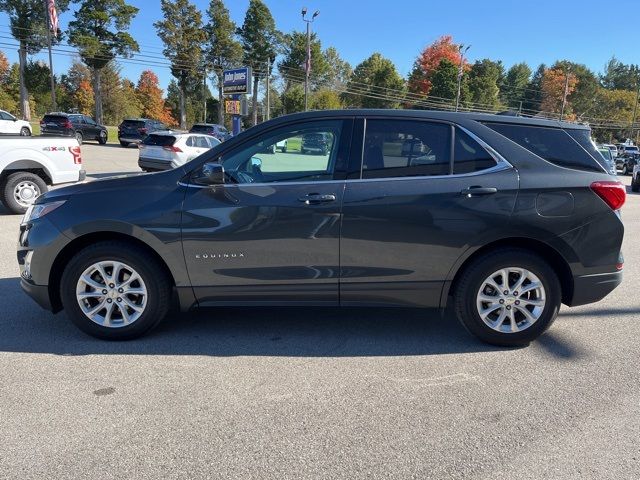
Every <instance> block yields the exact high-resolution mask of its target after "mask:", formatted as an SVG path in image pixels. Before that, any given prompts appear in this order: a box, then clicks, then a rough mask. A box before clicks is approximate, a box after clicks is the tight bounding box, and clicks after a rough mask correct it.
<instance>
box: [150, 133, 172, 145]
mask: <svg viewBox="0 0 640 480" xmlns="http://www.w3.org/2000/svg"><path fill="white" fill-rule="evenodd" d="M175 141H176V137H172V136H171V135H153V134H151V135H147V138H145V139H144V141H143V142H142V143H144V144H145V145H154V146H158V147H170V146H171V145H173V144H174V143H175Z"/></svg>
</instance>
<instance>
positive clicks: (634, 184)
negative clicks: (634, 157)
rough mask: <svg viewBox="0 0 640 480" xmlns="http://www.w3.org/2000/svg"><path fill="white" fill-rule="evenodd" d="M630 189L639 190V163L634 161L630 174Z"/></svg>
mask: <svg viewBox="0 0 640 480" xmlns="http://www.w3.org/2000/svg"><path fill="white" fill-rule="evenodd" d="M631 191H632V192H636V193H637V192H640V163H636V165H635V167H633V173H632V174H631Z"/></svg>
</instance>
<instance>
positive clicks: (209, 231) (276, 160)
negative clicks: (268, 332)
mask: <svg viewBox="0 0 640 480" xmlns="http://www.w3.org/2000/svg"><path fill="white" fill-rule="evenodd" d="M351 124H352V120H350V119H349V120H344V119H335V120H321V121H313V122H305V123H296V124H291V125H287V126H282V127H279V128H277V129H275V130H270V131H269V132H267V133H262V134H256V135H254V136H253V137H251V138H249V139H248V140H246V141H245V142H244V143H243V144H241V145H240V146H237V147H234V148H232V149H231V150H226V151H223V152H222V154H219V155H220V156H219V157H215V158H212V159H211V160H215V161H219V162H220V163H222V165H223V167H224V168H225V175H226V177H227V181H226V183H225V184H224V185H218V186H203V185H198V184H196V183H195V181H194V180H193V178H197V176H198V172H197V170H196V171H194V173H193V176H192V177H191V179H190V180H189V181H188V185H189V187H190V188H187V193H186V197H185V200H184V211H183V224H182V238H183V248H184V255H185V259H186V263H187V268H188V271H189V276H190V279H191V282H192V284H193V288H194V292H195V295H196V297H197V299H198V301H199V302H200V303H202V304H212V303H213V304H215V303H218V304H219V303H223V304H224V303H235V302H257V303H269V302H276V303H279V302H284V303H291V302H293V303H296V302H307V301H311V302H314V303H327V304H334V305H335V304H337V303H338V266H339V238H340V206H341V203H342V196H343V191H344V167H343V166H344V165H346V161H347V159H348V151H349V142H350V135H351ZM308 132H326V133H328V134H330V135H331V137H332V139H333V142H332V145H331V148H330V151H329V152H328V153H327V155H324V156H321V155H302V154H301V153H300V142H301V138H302V135H304V134H305V133H308ZM284 138H287V139H288V140H289V144H290V145H292V144H295V145H296V147H295V148H292V147H290V149H289V150H288V151H287V153H281V152H277V153H275V154H274V153H271V152H272V149H271V146H272V145H274V144H275V143H276V142H278V141H280V140H282V139H284Z"/></svg>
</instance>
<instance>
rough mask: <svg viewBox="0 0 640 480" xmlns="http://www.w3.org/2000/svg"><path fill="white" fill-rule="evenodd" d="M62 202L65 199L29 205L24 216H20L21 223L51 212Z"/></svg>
mask: <svg viewBox="0 0 640 480" xmlns="http://www.w3.org/2000/svg"><path fill="white" fill-rule="evenodd" d="M64 202H66V200H60V201H57V202H49V203H39V204H37V205H31V206H30V207H29V208H28V209H27V211H26V212H25V214H24V217H23V218H22V223H23V224H24V223H27V222H30V221H31V220H36V219H38V218H40V217H44V216H45V215H47V214H48V213H51V212H53V211H54V210H55V209H56V208H58V207H60V206H62V205H63V204H64Z"/></svg>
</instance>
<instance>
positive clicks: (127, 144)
mask: <svg viewBox="0 0 640 480" xmlns="http://www.w3.org/2000/svg"><path fill="white" fill-rule="evenodd" d="M120 146H121V147H128V146H129V142H123V141H122V140H121V141H120Z"/></svg>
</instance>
